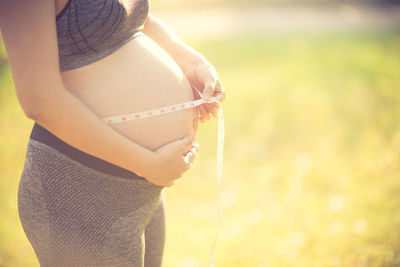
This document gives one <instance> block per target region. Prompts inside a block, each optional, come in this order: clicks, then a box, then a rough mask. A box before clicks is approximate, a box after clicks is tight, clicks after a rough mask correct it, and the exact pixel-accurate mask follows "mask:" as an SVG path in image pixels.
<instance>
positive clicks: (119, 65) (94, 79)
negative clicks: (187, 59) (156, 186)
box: [62, 36, 197, 150]
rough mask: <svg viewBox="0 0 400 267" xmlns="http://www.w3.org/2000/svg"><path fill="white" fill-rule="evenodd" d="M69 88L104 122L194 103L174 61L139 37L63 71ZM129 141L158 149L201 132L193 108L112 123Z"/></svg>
mask: <svg viewBox="0 0 400 267" xmlns="http://www.w3.org/2000/svg"><path fill="white" fill-rule="evenodd" d="M62 78H63V81H64V83H65V85H66V87H67V89H68V90H69V91H70V92H71V93H73V94H74V95H75V96H77V97H78V98H79V99H80V100H81V101H82V102H84V103H85V104H86V105H87V106H88V107H89V108H90V109H91V110H93V112H95V113H96V114H97V115H98V116H99V117H100V118H104V117H109V116H116V115H123V114H127V113H133V112H139V111H144V110H148V109H153V108H158V107H163V106H168V105H172V104H177V103H181V102H185V101H190V100H193V99H194V95H193V92H192V89H191V87H190V85H189V82H188V81H187V79H186V78H185V77H184V75H183V73H182V71H181V69H180V68H179V66H178V65H177V64H176V63H175V61H174V60H173V59H172V58H171V57H170V56H169V55H168V54H167V53H166V52H165V51H164V50H163V49H161V48H160V47H159V46H158V45H157V44H156V43H155V42H153V41H152V40H151V39H150V38H148V37H146V36H139V37H137V38H135V39H133V40H132V41H130V42H129V43H127V44H125V45H124V46H123V47H121V48H120V49H118V50H117V51H116V52H114V53H113V54H111V55H109V56H107V57H105V58H103V59H101V60H100V61H97V62H95V63H92V64H90V65H87V66H84V67H81V68H78V69H74V70H70V71H66V72H63V73H62ZM109 126H110V127H112V128H114V129H115V130H116V131H118V132H120V133H121V134H122V135H124V136H126V137H127V138H129V139H131V140H133V141H135V142H136V143H138V144H140V145H142V146H144V147H146V148H148V149H150V150H155V149H157V148H159V147H160V146H162V145H164V144H166V143H169V142H171V141H173V140H177V139H180V138H182V137H183V136H185V135H187V134H193V135H196V133H197V113H196V110H195V109H193V108H192V109H187V110H181V111H177V112H172V113H167V114H163V115H159V116H156V117H151V118H146V119H141V120H135V121H128V122H123V123H119V124H112V125H109Z"/></svg>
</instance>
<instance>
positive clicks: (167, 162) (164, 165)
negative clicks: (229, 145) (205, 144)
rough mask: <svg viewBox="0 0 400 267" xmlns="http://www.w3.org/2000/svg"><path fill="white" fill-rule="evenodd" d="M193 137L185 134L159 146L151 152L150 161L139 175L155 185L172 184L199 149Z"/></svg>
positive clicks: (183, 171) (187, 166)
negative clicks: (178, 138)
mask: <svg viewBox="0 0 400 267" xmlns="http://www.w3.org/2000/svg"><path fill="white" fill-rule="evenodd" d="M194 139H195V137H194V136H192V135H187V136H185V137H183V138H182V139H180V140H177V141H174V142H171V143H168V144H166V145H164V146H162V147H160V148H159V149H157V150H156V151H155V152H153V153H154V154H153V157H152V158H151V160H150V161H151V162H149V164H148V166H147V169H146V170H145V171H144V173H141V174H140V175H141V176H144V177H145V178H146V179H147V180H149V181H150V182H151V183H153V184H156V185H160V186H167V187H169V186H171V185H173V184H174V183H175V180H176V179H178V178H179V177H181V176H182V175H183V174H184V173H185V172H186V171H187V170H189V169H190V167H191V166H192V162H193V160H194V158H195V157H196V154H197V151H198V149H199V145H198V144H193V141H194Z"/></svg>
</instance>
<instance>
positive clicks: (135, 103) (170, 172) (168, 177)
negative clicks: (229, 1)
mask: <svg viewBox="0 0 400 267" xmlns="http://www.w3.org/2000/svg"><path fill="white" fill-rule="evenodd" d="M66 2H67V1H66V0H62V1H61V0H57V1H54V0H36V1H28V0H1V1H0V29H1V32H2V35H3V39H4V43H5V46H6V50H7V55H8V61H9V65H10V69H11V72H12V76H13V80H14V85H15V89H16V93H17V97H18V100H19V103H20V105H21V107H22V109H23V111H24V113H25V114H26V116H27V117H28V118H30V119H32V120H35V121H36V122H37V123H39V124H40V125H42V126H43V127H45V128H47V129H48V130H49V131H51V132H52V133H54V134H55V135H56V136H57V137H59V138H60V139H62V140H63V141H65V142H66V143H68V144H70V145H72V146H74V147H76V148H77V149H79V150H81V151H83V152H86V153H88V154H91V155H93V156H96V157H98V158H101V159H103V160H105V161H108V162H111V163H113V164H115V165H118V166H121V167H122V168H125V169H128V170H130V171H132V172H135V173H136V174H138V175H140V176H143V177H145V178H146V179H147V180H149V181H150V182H152V183H154V184H157V185H162V186H171V185H173V184H174V182H175V180H176V179H178V178H179V177H181V176H182V175H183V174H184V173H185V172H186V171H187V170H188V169H190V167H191V165H192V163H193V160H194V158H195V156H196V153H197V151H198V145H197V144H195V143H194V141H195V134H196V131H197V126H196V125H197V124H196V123H195V122H196V121H197V117H198V119H199V121H200V122H204V121H206V120H208V119H210V118H211V115H213V116H214V117H216V115H217V112H218V106H217V105H216V104H215V103H212V104H203V105H202V106H200V107H199V108H198V110H197V113H194V112H193V110H186V111H180V112H174V113H171V114H170V115H168V117H165V118H164V119H160V118H156V117H155V118H154V119H151V120H143V121H142V122H132V123H127V124H125V125H121V126H112V127H111V126H109V125H106V124H105V123H104V122H103V121H102V120H101V118H102V117H104V116H109V115H119V114H123V113H127V112H135V111H139V110H144V109H146V108H147V107H157V106H158V105H163V104H171V103H176V101H178V102H181V101H187V100H191V99H193V94H192V92H191V89H190V86H189V85H188V80H189V81H190V82H192V83H193V84H196V86H197V87H198V88H199V85H200V88H203V94H204V97H205V98H210V97H214V98H216V99H218V100H220V101H222V100H223V99H224V98H225V92H224V90H223V88H222V86H221V85H220V82H219V80H218V76H217V74H216V71H215V69H214V68H213V67H212V65H211V64H210V63H208V62H207V60H206V59H205V58H204V57H203V56H202V55H201V54H199V53H198V52H196V51H195V50H193V49H192V48H190V47H189V46H187V45H185V44H184V43H182V42H181V41H180V40H179V39H178V38H177V37H176V36H175V35H174V34H173V32H172V31H171V30H170V29H169V28H168V27H167V26H166V25H165V24H163V23H162V22H161V21H160V20H158V19H156V18H155V17H154V16H152V15H150V16H149V18H148V19H147V21H146V24H145V26H144V30H143V32H144V33H145V35H146V36H145V37H140V38H139V37H138V38H135V39H133V40H132V41H131V42H129V43H128V44H127V45H125V46H123V48H120V49H119V50H117V51H116V52H114V53H113V54H111V55H110V56H108V57H106V58H104V59H101V60H99V61H97V62H95V63H92V64H90V65H87V66H84V67H82V68H78V69H74V70H71V71H67V72H62V73H61V72H60V71H59V61H58V46H57V35H56V24H55V17H56V15H57V13H58V12H59V11H61V10H62V8H63V7H64V6H65V4H66ZM144 52H146V53H147V54H146V56H143V54H144ZM139 55H142V56H139ZM133 59H134V60H133ZM122 60H124V61H123V62H121V61H122ZM105 66H108V72H107V76H106V77H107V79H106V81H105V79H104V78H103V77H105V75H106V74H105V73H106V68H105ZM110 69H112V70H114V71H112V72H111V73H110V71H109V70H110ZM146 70H147V71H146ZM149 70H154V71H155V73H157V75H159V77H162V79H154V77H153V76H152V75H151V72H150V71H149ZM153 75H154V74H153ZM155 80H159V83H157V82H156V81H155ZM151 82H152V83H151ZM110 88H112V90H113V93H114V94H113V96H112V97H111V98H110V95H106V92H107V90H108V91H109V90H110ZM94 92H96V93H94ZM145 92H147V94H146V93H145ZM128 100H129V101H128ZM165 115H166V114H165ZM163 116H164V115H163ZM77 118H79V119H77ZM166 122H167V125H169V127H166V125H165V123H166ZM99 144H101V145H99Z"/></svg>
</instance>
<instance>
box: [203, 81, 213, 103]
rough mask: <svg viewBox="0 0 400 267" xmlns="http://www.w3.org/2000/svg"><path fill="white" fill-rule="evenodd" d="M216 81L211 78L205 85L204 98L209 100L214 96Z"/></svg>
mask: <svg viewBox="0 0 400 267" xmlns="http://www.w3.org/2000/svg"><path fill="white" fill-rule="evenodd" d="M215 85H216V80H215V79H214V78H213V77H212V76H211V77H210V78H209V79H208V80H207V82H206V83H205V85H204V90H203V98H204V99H205V100H209V99H210V97H211V96H212V95H213V94H214V90H215Z"/></svg>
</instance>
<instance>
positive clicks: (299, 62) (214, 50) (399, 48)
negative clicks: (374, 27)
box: [0, 32, 400, 267]
mask: <svg viewBox="0 0 400 267" xmlns="http://www.w3.org/2000/svg"><path fill="white" fill-rule="evenodd" d="M190 44H191V45H193V46H194V47H195V48H196V49H198V50H199V51H201V52H203V53H204V54H205V56H206V57H208V58H209V59H210V61H211V62H212V63H213V64H214V65H215V66H216V68H217V70H218V71H219V75H220V78H221V80H222V81H223V84H224V86H225V87H226V90H227V92H228V95H227V99H226V102H225V104H224V112H225V124H226V144H225V162H224V163H225V165H224V177H223V182H222V204H223V207H224V211H223V212H224V217H223V230H222V231H221V233H220V235H219V239H218V242H217V248H216V264H217V266H221V267H222V266H226V267H231V266H232V267H233V266H272V267H275V266H276V267H279V266H296V267H297V266H299V267H303V266H304V267H312V266H346V267H347V266H399V265H400V198H399V192H400V172H399V170H400V165H399V163H400V158H399V156H400V155H399V151H400V122H399V118H400V34H399V33H395V32H392V33H391V32H386V33H383V32H380V33H347V34H345V33H342V34H339V33H336V34H323V33H320V34H308V35H296V34H275V35H241V36H235V37H226V38H224V39H203V40H197V41H196V40H192V41H190ZM2 55H3V57H4V52H2ZM32 125H33V122H32V121H30V120H28V119H26V118H25V117H24V115H23V113H22V110H21V108H20V107H19V105H18V102H17V99H16V96H15V92H14V90H13V89H12V82H11V77H10V74H9V70H8V68H7V67H1V68H0V138H1V139H0V214H1V219H0V266H38V263H37V261H36V259H35V258H34V254H33V250H32V249H31V247H30V245H29V243H28V242H27V240H26V238H25V235H24V233H23V231H22V228H21V226H20V223H19V219H18V212H17V187H18V180H19V176H20V173H21V171H22V166H23V160H24V153H25V148H26V144H27V140H28V136H29V133H30V130H31V126H32ZM199 142H200V151H199V155H198V157H197V159H196V163H195V164H194V167H193V169H192V170H190V171H189V172H188V173H187V175H186V176H185V177H184V178H182V179H181V180H179V182H177V184H176V185H175V186H173V187H171V188H167V189H166V191H165V193H166V196H167V205H168V206H167V208H168V214H167V216H168V218H167V244H166V249H165V256H164V266H165V267H184V266H187V267H196V266H208V260H209V253H210V249H211V243H212V240H213V237H214V234H215V231H216V211H217V210H216V206H215V205H216V194H215V190H216V177H215V173H216V169H215V165H216V164H215V160H216V158H215V154H216V153H215V152H216V121H215V120H214V121H212V122H208V123H207V124H204V125H201V126H200V136H199Z"/></svg>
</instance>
